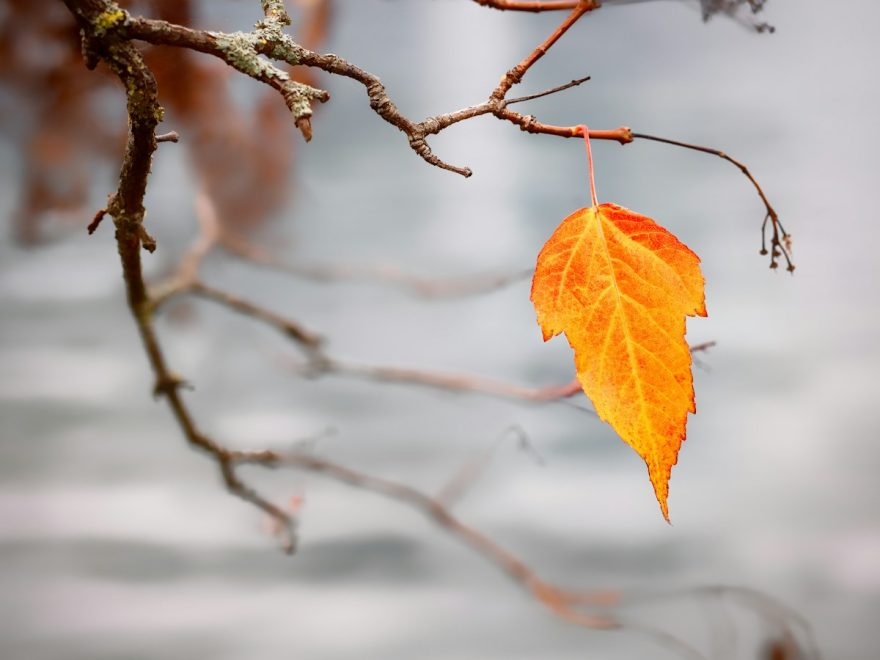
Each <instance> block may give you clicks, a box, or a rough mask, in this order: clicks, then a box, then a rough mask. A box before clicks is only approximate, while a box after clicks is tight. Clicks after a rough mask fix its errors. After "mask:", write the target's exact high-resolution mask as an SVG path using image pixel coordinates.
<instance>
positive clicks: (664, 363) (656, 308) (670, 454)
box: [531, 204, 706, 520]
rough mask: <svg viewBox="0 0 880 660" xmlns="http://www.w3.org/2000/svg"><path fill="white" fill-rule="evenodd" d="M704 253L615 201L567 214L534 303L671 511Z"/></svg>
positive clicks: (690, 405)
mask: <svg viewBox="0 0 880 660" xmlns="http://www.w3.org/2000/svg"><path fill="white" fill-rule="evenodd" d="M699 263H700V259H699V257H698V256H697V255H696V254H694V253H693V252H692V251H691V250H690V249H689V248H688V247H687V246H686V245H684V244H683V243H681V242H680V241H679V240H678V239H677V238H676V237H675V236H674V235H672V234H671V233H670V232H668V231H667V230H666V229H664V228H663V227H661V226H660V225H658V224H657V223H655V222H654V221H653V220H652V219H650V218H648V217H647V216H643V215H640V214H638V213H634V212H633V211H630V210H628V209H625V208H623V207H620V206H617V205H615V204H601V205H599V206H593V207H589V208H584V209H579V210H578V211H575V212H574V213H572V214H571V215H570V216H568V217H567V218H565V220H563V221H562V223H561V224H560V225H559V227H558V228H557V229H556V231H555V232H554V233H553V235H552V236H551V237H550V239H549V240H548V241H547V243H546V244H545V245H544V247H543V249H542V250H541V253H540V254H539V255H538V263H537V266H536V269H535V276H534V279H533V280H532V294H531V298H532V302H533V303H534V305H535V310H536V312H537V316H538V324H539V325H540V327H541V330H542V333H543V336H544V340H545V341H547V340H549V339H550V338H551V337H553V336H555V335H558V334H561V333H564V334H565V335H566V338H567V339H568V342H569V344H570V345H571V347H572V348H573V349H574V353H575V367H576V370H577V376H578V380H579V381H580V383H581V386H582V387H583V390H584V392H585V393H586V395H587V396H588V397H589V398H590V399H591V400H592V401H593V404H594V406H595V408H596V412H597V413H598V415H599V417H600V418H601V419H602V420H604V421H606V422H608V423H610V424H611V426H612V427H613V428H614V429H615V431H617V433H618V434H619V435H620V436H621V438H622V439H623V440H624V441H625V442H626V443H627V444H629V445H630V446H631V447H633V449H635V451H636V452H637V453H638V454H639V455H640V456H641V457H642V458H643V459H644V460H645V463H646V464H647V467H648V473H649V477H650V479H651V483H652V484H653V486H654V491H655V495H656V497H657V501H658V503H659V504H660V508H661V511H662V513H663V516H664V518H666V519H667V520H668V519H669V510H668V505H667V498H668V493H669V486H668V482H669V477H670V475H671V472H672V466H673V465H675V463H676V462H677V459H678V451H679V448H680V446H681V443H682V441H683V440H684V439H685V437H686V423H687V414H688V413H694V412H696V405H695V401H694V391H693V377H692V374H691V356H690V351H689V349H688V345H687V343H686V342H685V340H684V333H685V317H686V316H705V315H706V308H705V297H704V292H703V276H702V273H701V272H700V268H699Z"/></svg>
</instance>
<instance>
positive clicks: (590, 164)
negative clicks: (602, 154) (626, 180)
mask: <svg viewBox="0 0 880 660" xmlns="http://www.w3.org/2000/svg"><path fill="white" fill-rule="evenodd" d="M577 129H578V131H580V134H581V135H583V136H584V146H585V147H586V149H587V170H588V171H589V173H590V200H591V201H592V202H593V206H599V200H598V199H597V198H596V177H595V176H594V175H593V150H592V148H590V129H589V128H587V125H586V124H580V125H579V126H578V127H577Z"/></svg>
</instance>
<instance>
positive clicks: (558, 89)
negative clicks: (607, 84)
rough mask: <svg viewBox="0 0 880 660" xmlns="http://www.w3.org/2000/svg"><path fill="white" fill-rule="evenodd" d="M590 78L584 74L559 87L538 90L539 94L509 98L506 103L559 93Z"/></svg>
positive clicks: (531, 99) (510, 103)
mask: <svg viewBox="0 0 880 660" xmlns="http://www.w3.org/2000/svg"><path fill="white" fill-rule="evenodd" d="M589 79H590V76H584V77H583V78H577V79H575V80H572V81H571V82H568V83H565V84H564V85H559V86H558V87H551V88H550V89H545V90H544V91H543V92H538V93H537V94H529V95H528V96H518V97H517V98H514V99H507V100H506V101H505V104H506V105H513V104H514V103H522V102H523V101H534V100H535V99H540V98H542V97H544V96H550V95H551V94H557V93H559V92H564V91H565V90H566V89H571V88H572V87H577V86H578V85H582V84H584V83H585V82H587V81H588V80H589Z"/></svg>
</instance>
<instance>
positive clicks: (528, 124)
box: [119, 0, 631, 177]
mask: <svg viewBox="0 0 880 660" xmlns="http://www.w3.org/2000/svg"><path fill="white" fill-rule="evenodd" d="M598 6H599V4H598V2H595V0H581V2H578V3H576V6H575V9H574V10H573V11H572V13H571V14H570V15H569V16H568V17H567V18H566V19H565V20H564V21H563V22H562V23H561V24H560V26H559V27H558V28H557V29H556V30H554V32H553V33H552V34H551V35H550V37H548V38H547V39H546V40H545V41H544V42H543V43H541V44H540V45H539V46H537V47H536V48H535V49H534V50H533V51H532V52H531V53H530V54H529V55H527V56H526V58H525V59H523V60H522V61H521V62H520V63H519V64H517V65H516V66H515V67H513V68H512V69H511V70H510V71H508V72H507V74H506V75H505V76H504V77H503V78H502V80H501V82H500V83H499V85H498V87H496V88H495V90H493V91H492V93H491V94H490V96H489V98H488V100H486V101H484V102H483V103H480V104H478V105H474V106H469V107H467V108H463V109H461V110H456V111H454V112H449V113H446V114H444V115H437V116H435V117H429V118H427V119H425V120H423V121H421V122H415V121H413V120H411V119H409V118H408V117H406V116H405V115H403V114H402V113H401V112H400V111H399V110H398V108H397V106H396V105H395V104H394V102H393V101H392V100H391V99H390V98H389V97H388V94H387V92H386V90H385V86H384V85H383V84H382V82H381V81H380V80H379V78H378V77H377V76H375V75H373V74H372V73H369V72H367V71H365V70H363V69H361V68H360V67H357V66H355V65H354V64H351V63H349V62H347V61H346V60H344V59H342V58H340V57H338V56H337V55H332V54H327V55H323V54H319V53H316V52H313V51H311V50H309V49H307V48H304V47H303V46H301V45H300V44H297V43H295V42H294V41H293V40H292V39H291V38H290V37H289V36H288V35H286V34H284V33H282V32H281V31H280V30H279V29H276V28H277V26H273V25H261V24H258V25H257V28H256V30H255V31H254V32H252V33H243V32H236V33H232V34H226V33H221V32H208V31H204V30H194V29H191V28H187V27H183V26H180V25H174V24H172V23H167V22H165V21H158V20H151V19H146V18H127V19H126V21H125V22H124V24H123V25H121V26H120V27H119V32H120V34H122V35H123V36H125V37H126V38H129V39H138V40H142V41H146V42H148V43H151V44H155V45H165V46H175V47H181V48H189V49H192V50H196V51H199V52H202V53H207V54H210V55H213V56H215V57H218V58H220V59H222V60H223V61H224V62H226V63H227V64H229V65H230V66H233V67H235V68H236V69H238V70H239V71H241V72H243V73H245V74H247V75H249V76H250V77H252V78H255V79H257V80H260V81H261V82H264V83H266V84H269V85H271V86H273V87H275V88H276V89H279V90H280V91H281V92H282V95H284V96H285V100H286V101H287V102H288V105H291V110H292V112H293V113H294V116H295V117H297V118H298V119H299V118H305V119H308V117H310V115H311V106H310V102H311V101H313V100H318V101H325V100H327V98H329V95H328V94H327V93H326V92H321V91H319V90H312V91H309V90H303V89H300V88H299V87H296V85H299V83H291V84H290V85H289V84H288V81H287V79H286V78H285V77H284V76H286V74H285V73H284V72H282V71H280V70H279V69H277V68H275V67H274V66H272V65H271V64H269V63H268V62H267V61H266V60H265V59H263V58H261V57H259V55H265V56H267V57H270V58H272V59H275V60H279V61H284V62H287V63H288V64H290V65H293V66H297V65H304V66H309V67H315V68H318V69H321V70H323V71H326V72H327V73H331V74H334V75H338V76H343V77H346V78H351V79H352V80H355V81H357V82H359V83H360V84H361V85H363V86H364V89H365V90H366V92H367V97H368V99H369V103H370V107H371V108H372V110H373V111H374V112H375V113H376V114H377V115H379V116H380V117H381V118H382V119H384V120H385V121H386V122H388V123H389V124H391V125H393V126H395V127H397V128H398V129H399V130H400V131H402V132H403V133H404V134H405V135H406V136H407V139H408V141H409V145H410V148H411V149H412V150H413V151H415V152H416V153H417V154H418V155H419V156H421V158H422V159H424V160H425V161H426V162H427V163H429V164H431V165H434V166H436V167H439V168H441V169H445V170H448V171H450V172H454V173H456V174H460V175H462V176H464V177H469V176H470V175H471V174H472V172H471V170H470V168H468V167H462V166H458V165H452V164H450V163H448V162H446V161H444V160H442V159H440V158H438V157H437V156H436V155H435V154H434V153H433V151H432V150H431V148H430V146H429V145H428V143H427V137H428V136H430V135H435V134H437V133H439V132H440V131H442V130H444V129H445V128H448V127H449V126H452V125H453V124H457V123H459V122H461V121H465V120H467V119H472V118H474V117H479V116H481V115H486V114H493V115H495V116H496V117H498V118H499V119H504V120H506V121H510V122H512V123H514V124H516V125H518V126H519V127H520V128H521V129H522V130H524V131H527V132H529V133H543V134H546V135H555V136H559V137H580V133H579V132H578V129H577V127H576V126H565V127H563V126H554V125H551V124H544V123H541V122H538V121H536V120H535V118H534V117H531V116H523V115H520V114H519V113H516V112H514V111H513V110H510V109H509V108H508V107H507V106H508V105H509V103H510V101H507V100H505V98H504V96H505V95H506V93H507V92H508V91H509V90H510V88H511V87H513V85H515V84H517V83H518V82H520V80H522V77H523V76H524V75H525V73H526V72H527V71H528V69H529V68H531V66H532V65H533V64H534V63H535V62H537V61H538V60H539V59H540V58H541V57H542V56H543V55H544V53H546V52H547V50H548V49H549V48H550V47H552V45H553V44H554V43H556V41H558V39H559V38H560V37H561V36H562V35H563V34H565V32H566V31H568V29H569V28H570V27H571V26H572V25H574V23H575V22H577V20H578V19H579V18H580V17H581V16H582V15H583V14H585V13H587V12H589V11H592V10H593V9H596V8H598ZM291 85H292V86H291ZM572 86H574V85H573V84H572V83H569V84H568V85H564V86H562V87H561V88H560V89H559V90H557V91H562V89H568V88H569V87H572ZM309 89H311V88H309ZM547 93H551V92H547ZM541 95H545V94H541ZM522 100H525V99H514V100H513V102H520V101H522ZM293 106H295V107H293ZM299 127H300V129H301V130H302V132H303V135H304V136H305V137H307V138H310V137H311V124H307V123H302V124H301V125H299ZM590 137H591V138H592V139H594V140H615V141H617V142H620V143H621V144H625V143H627V142H629V141H630V140H631V134H630V130H629V129H628V128H626V127H621V128H618V129H613V130H598V131H592V130H591V131H590Z"/></svg>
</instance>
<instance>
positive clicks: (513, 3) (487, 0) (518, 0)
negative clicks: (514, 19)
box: [474, 0, 578, 13]
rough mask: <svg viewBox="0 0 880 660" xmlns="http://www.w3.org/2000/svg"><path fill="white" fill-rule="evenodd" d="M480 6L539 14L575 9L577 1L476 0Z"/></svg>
mask: <svg viewBox="0 0 880 660" xmlns="http://www.w3.org/2000/svg"><path fill="white" fill-rule="evenodd" d="M474 2H476V3H477V4H478V5H481V6H483V7H490V8H492V9H501V10H505V11H528V12H532V13H539V12H542V11H560V10H568V9H574V8H575V7H577V4H578V2H577V0H545V1H543V2H542V0H474Z"/></svg>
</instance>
